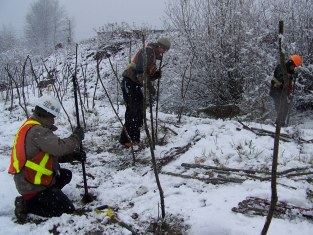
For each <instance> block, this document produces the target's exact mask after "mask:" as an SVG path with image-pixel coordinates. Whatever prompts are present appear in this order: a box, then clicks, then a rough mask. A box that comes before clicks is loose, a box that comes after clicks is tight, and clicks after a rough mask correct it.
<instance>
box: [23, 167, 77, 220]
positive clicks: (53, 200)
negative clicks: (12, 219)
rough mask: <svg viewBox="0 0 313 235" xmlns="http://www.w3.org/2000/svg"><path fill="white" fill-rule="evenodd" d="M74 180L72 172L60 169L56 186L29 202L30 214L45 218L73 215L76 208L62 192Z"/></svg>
mask: <svg viewBox="0 0 313 235" xmlns="http://www.w3.org/2000/svg"><path fill="white" fill-rule="evenodd" d="M71 179H72V172H71V171H70V170H67V169H60V175H59V176H57V179H56V184H55V185H54V186H53V187H51V188H47V189H45V190H43V191H41V192H39V193H38V194H36V196H35V197H33V198H31V199H29V200H27V208H28V213H32V214H35V215H39V216H43V217H54V216H61V215H62V214H63V213H66V214H72V213H73V212H74V211H75V207H74V205H73V203H72V202H71V201H70V199H69V198H68V197H67V196H66V195H65V194H64V193H63V192H62V191H61V189H62V188H63V187H64V186H65V185H66V184H68V183H69V182H70V181H71Z"/></svg>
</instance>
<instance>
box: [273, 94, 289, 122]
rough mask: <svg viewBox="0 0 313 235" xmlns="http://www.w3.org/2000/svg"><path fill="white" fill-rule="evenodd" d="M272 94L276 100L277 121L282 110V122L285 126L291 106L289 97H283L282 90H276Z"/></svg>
mask: <svg viewBox="0 0 313 235" xmlns="http://www.w3.org/2000/svg"><path fill="white" fill-rule="evenodd" d="M271 96H272V98H273V101H274V105H275V110H276V115H277V118H276V123H278V121H279V119H278V114H279V111H280V110H281V112H282V115H281V120H280V122H281V124H282V125H283V126H284V125H285V124H286V117H287V114H288V108H289V107H288V98H287V97H285V98H283V96H282V91H280V90H279V91H278V90H276V91H274V92H273V93H272V95H271Z"/></svg>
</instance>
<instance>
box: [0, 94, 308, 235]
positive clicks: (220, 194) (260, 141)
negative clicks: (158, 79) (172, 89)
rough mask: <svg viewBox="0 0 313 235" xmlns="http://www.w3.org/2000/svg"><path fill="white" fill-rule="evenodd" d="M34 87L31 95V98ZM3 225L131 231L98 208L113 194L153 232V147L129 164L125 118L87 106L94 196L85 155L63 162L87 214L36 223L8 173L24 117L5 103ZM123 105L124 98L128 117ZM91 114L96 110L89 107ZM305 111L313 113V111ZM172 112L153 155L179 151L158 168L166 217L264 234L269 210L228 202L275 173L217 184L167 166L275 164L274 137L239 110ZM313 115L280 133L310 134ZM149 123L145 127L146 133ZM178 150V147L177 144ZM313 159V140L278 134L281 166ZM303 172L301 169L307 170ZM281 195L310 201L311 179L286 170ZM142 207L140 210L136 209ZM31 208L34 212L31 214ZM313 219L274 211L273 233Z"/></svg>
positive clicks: (265, 184) (22, 229)
mask: <svg viewBox="0 0 313 235" xmlns="http://www.w3.org/2000/svg"><path fill="white" fill-rule="evenodd" d="M34 99H35V98H34V97H30V103H32V100H34ZM64 102H65V104H66V107H69V109H71V108H72V107H73V99H67V100H66V101H64ZM0 105H1V109H2V112H1V113H0V132H1V135H0V138H1V139H0V146H1V147H0V149H1V151H0V155H1V157H0V178H1V191H0V198H1V204H0V225H1V231H0V233H1V234H21V233H23V234H40V235H43V234H50V233H53V232H54V234H131V233H130V232H129V231H128V230H127V229H125V228H122V227H121V226H119V225H117V224H114V223H110V221H109V219H108V217H106V215H105V213H102V214H97V213H95V211H94V209H95V207H97V206H100V205H103V204H108V205H111V206H115V207H118V211H117V215H118V217H119V218H120V219H121V220H123V221H124V222H125V223H127V224H129V225H131V226H132V227H133V229H135V230H137V231H138V233H141V234H149V232H147V227H148V226H149V223H151V222H152V221H155V220H156V219H157V217H158V215H160V214H161V211H160V209H159V204H160V201H159V192H158V188H157V184H156V182H155V177H154V173H153V170H152V167H151V161H150V159H151V157H150V150H149V149H148V148H145V149H143V150H142V151H141V152H139V153H138V154H137V156H136V159H137V160H136V164H135V166H133V165H132V163H133V162H132V155H131V153H130V152H129V150H123V149H122V148H120V146H119V145H118V143H117V139H118V135H119V133H120V130H121V127H120V124H119V122H118V120H117V118H116V117H115V114H114V113H113V111H112V108H111V107H110V105H109V104H107V103H105V104H104V105H102V107H97V112H98V113H97V116H92V115H90V114H87V118H86V119H87V120H88V123H89V126H88V128H87V132H86V137H85V140H84V146H85V148H86V151H87V155H88V159H87V162H86V172H87V182H88V186H89V192H90V193H91V194H93V195H94V196H95V197H96V200H94V201H93V202H91V203H88V204H86V205H84V204H82V203H81V198H82V195H83V193H84V189H83V177H82V170H81V165H80V164H79V163H74V164H69V163H65V164H62V166H63V167H65V168H68V169H71V170H72V171H73V180H72V182H71V183H70V184H69V185H67V186H66V187H65V188H64V192H65V193H66V194H67V195H68V196H69V198H70V199H72V200H73V201H74V203H75V206H76V207H77V208H85V209H86V211H87V212H85V213H83V215H67V214H64V215H62V216H61V217H59V218H50V219H47V220H44V221H43V222H41V223H39V224H35V223H27V224H24V225H20V224H17V223H16V222H15V220H16V219H15V216H14V198H15V197H16V196H18V193H17V191H16V189H15V185H14V182H13V179H12V176H11V175H9V174H8V173H7V168H8V165H9V158H10V150H11V146H12V143H13V138H14V135H15V133H16V131H17V129H18V128H19V126H20V125H21V123H22V122H23V121H24V117H23V115H22V113H21V109H20V108H18V107H17V108H16V109H14V110H13V111H12V112H11V113H10V112H9V111H8V110H7V109H6V108H5V107H8V105H6V106H5V105H4V103H3V101H1V103H0ZM123 114H124V106H120V115H121V117H123ZM88 115H90V116H88ZM64 118H65V116H64V113H61V116H60V117H59V118H58V119H57V125H58V126H59V130H57V134H58V135H60V136H61V137H65V136H66V135H67V133H69V132H70V130H69V125H68V123H66V122H65V121H64ZM308 120H309V119H308ZM176 121H177V118H176V116H175V115H169V114H164V113H160V114H159V124H160V126H163V127H166V128H160V130H159V138H160V139H162V138H163V137H164V139H163V140H164V145H162V146H156V150H155V153H156V157H157V159H161V158H163V157H166V156H169V155H175V154H174V153H176V155H177V158H176V160H173V161H172V162H170V163H168V164H167V165H165V166H163V167H162V171H161V173H160V174H159V176H160V181H161V185H162V188H163V191H164V195H165V207H166V217H167V218H169V221H172V222H173V221H175V222H176V223H180V226H182V227H184V228H185V229H187V230H186V231H185V232H184V234H190V235H192V234H193V235H202V234H203V235H207V234H212V235H226V234H227V235H238V234H240V235H251V234H260V232H261V230H262V228H263V225H264V222H265V217H262V216H246V215H243V214H237V213H234V212H232V210H231V209H232V208H233V207H236V206H237V205H238V203H239V202H240V201H242V200H244V199H245V198H246V197H248V196H256V197H261V198H267V199H269V198H270V195H271V191H270V181H262V182H261V181H258V180H246V181H244V182H243V183H227V184H217V185H213V184H210V183H206V182H204V181H201V180H198V179H186V178H182V177H178V176H173V175H169V173H177V174H183V175H190V176H194V177H199V178H208V179H210V175H209V174H208V171H206V170H203V169H202V170H201V169H187V168H184V167H183V166H181V164H182V163H190V164H193V163H197V164H203V165H210V166H219V167H231V168H240V169H258V170H269V169H271V161H272V157H271V156H272V152H273V143H274V142H273V138H272V137H269V136H258V135H256V134H254V133H252V132H251V131H249V130H246V129H243V127H242V125H241V124H240V123H239V122H237V121H235V120H228V121H222V120H212V119H205V118H203V119H202V118H193V117H183V119H182V123H181V124H177V123H176ZM245 124H246V125H248V126H251V127H257V128H262V129H266V130H271V131H274V126H270V125H261V124H257V123H247V122H245ZM312 127H313V122H312V121H306V122H303V123H302V124H299V125H297V126H290V127H288V128H283V130H282V132H283V133H288V134H290V135H292V134H294V133H296V132H297V133H298V135H301V136H300V137H301V138H303V139H306V140H311V139H313V132H312V131H311V130H312ZM144 137H145V133H144V132H142V138H144ZM188 143H191V147H190V148H189V149H188V151H186V152H185V153H183V152H181V154H178V151H179V149H178V148H177V147H183V146H186V145H187V144H188ZM175 151H176V152H175ZM311 159H312V144H310V143H307V144H299V143H296V142H283V141H281V142H280V152H279V167H278V171H282V170H286V169H290V168H295V167H303V166H309V163H310V162H311ZM302 178H305V177H302ZM278 183H279V184H278V196H279V200H280V201H286V202H289V203H292V204H294V205H297V206H300V207H311V206H312V202H310V201H309V199H307V198H306V190H307V189H312V186H311V184H310V183H308V182H307V181H305V180H294V179H286V178H280V179H279V180H278ZM134 215H137V216H134ZM30 218H33V219H34V218H37V219H38V217H36V216H34V215H30ZM312 229H313V224H312V222H310V221H308V220H306V219H303V218H297V219H293V220H289V219H287V218H286V219H277V218H274V219H273V221H272V223H271V226H270V229H269V232H268V234H272V235H276V234H301V235H309V234H312Z"/></svg>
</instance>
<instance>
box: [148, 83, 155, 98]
mask: <svg viewBox="0 0 313 235" xmlns="http://www.w3.org/2000/svg"><path fill="white" fill-rule="evenodd" d="M149 93H150V94H151V96H155V95H156V89H155V88H154V86H153V85H150V86H149Z"/></svg>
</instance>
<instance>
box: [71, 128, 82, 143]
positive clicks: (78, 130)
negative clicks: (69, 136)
mask: <svg viewBox="0 0 313 235" xmlns="http://www.w3.org/2000/svg"><path fill="white" fill-rule="evenodd" d="M73 135H76V136H77V137H78V138H79V139H80V141H82V140H83V139H84V138H85V133H84V129H83V128H82V127H79V128H78V127H76V128H75V129H74V131H73Z"/></svg>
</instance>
